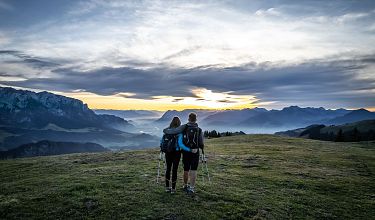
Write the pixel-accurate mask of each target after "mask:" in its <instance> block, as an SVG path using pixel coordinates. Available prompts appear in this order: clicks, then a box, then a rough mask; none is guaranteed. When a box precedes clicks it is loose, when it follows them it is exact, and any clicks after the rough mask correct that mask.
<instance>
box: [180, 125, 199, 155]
mask: <svg viewBox="0 0 375 220" xmlns="http://www.w3.org/2000/svg"><path fill="white" fill-rule="evenodd" d="M199 135H200V128H199V127H198V126H197V125H189V124H187V125H186V128H185V131H184V136H183V137H184V138H183V142H184V144H185V145H186V146H187V147H189V148H190V149H196V148H199V144H198V141H199Z"/></svg>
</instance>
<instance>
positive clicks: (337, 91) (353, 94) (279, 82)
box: [0, 55, 375, 107]
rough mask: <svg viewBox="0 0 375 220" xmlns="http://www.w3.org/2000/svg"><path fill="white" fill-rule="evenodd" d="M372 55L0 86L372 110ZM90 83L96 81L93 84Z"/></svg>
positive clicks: (106, 73)
mask: <svg viewBox="0 0 375 220" xmlns="http://www.w3.org/2000/svg"><path fill="white" fill-rule="evenodd" d="M374 60H375V55H367V56H360V57H352V58H350V59H344V60H340V59H332V58H331V59H328V58H327V59H324V60H311V61H309V62H302V63H300V64H293V65H278V64H277V63H276V64H275V63H260V64H254V63H252V64H250V65H244V66H239V67H235V68H218V67H208V68H188V69H183V68H177V69H176V68H168V67H157V68H150V69H134V68H129V67H121V68H110V67H106V68H101V69H97V70H92V71H85V72H82V71H75V70H72V69H69V68H56V69H54V70H53V71H52V72H53V73H54V74H53V75H52V76H50V77H48V78H47V77H45V78H43V77H39V78H34V77H30V78H28V79H26V80H23V81H6V80H5V81H4V80H2V81H0V83H1V84H5V85H10V86H18V87H25V88H34V89H45V90H54V91H56V90H57V91H62V92H72V91H75V90H79V91H86V92H92V93H95V94H99V95H118V96H122V97H126V98H127V97H131V98H141V99H154V100H155V99H156V100H158V99H159V100H166V99H168V100H170V101H172V102H181V101H182V100H185V99H186V98H189V99H191V98H193V99H194V100H195V101H202V102H213V103H218V102H222V103H229V104H231V103H239V102H242V101H244V100H246V101H248V102H251V100H253V103H256V102H260V103H273V105H275V106H276V105H277V104H280V105H284V106H285V103H288V104H298V105H303V103H304V104H305V105H310V106H315V105H319V106H320V105H325V106H326V107H360V106H362V107H363V105H365V106H375V101H374V100H375V95H374V94H375V93H374V91H375V77H374V76H373V74H372V73H373V70H374V69H375V62H374ZM93 79H95V80H93Z"/></svg>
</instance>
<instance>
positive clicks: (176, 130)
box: [163, 125, 186, 134]
mask: <svg viewBox="0 0 375 220" xmlns="http://www.w3.org/2000/svg"><path fill="white" fill-rule="evenodd" d="M185 128H186V125H181V126H179V127H177V128H165V129H164V130H163V132H164V134H179V133H182V132H183V131H184V130H185Z"/></svg>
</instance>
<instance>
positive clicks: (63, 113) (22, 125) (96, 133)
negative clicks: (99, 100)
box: [0, 87, 159, 151]
mask: <svg viewBox="0 0 375 220" xmlns="http://www.w3.org/2000/svg"><path fill="white" fill-rule="evenodd" d="M135 131H136V128H135V127H134V125H132V124H131V123H129V122H128V121H126V120H124V119H123V118H120V117H117V116H114V115H109V114H103V115H98V114H96V113H95V112H94V111H92V110H91V109H90V108H88V106H87V105H86V104H84V103H83V102H82V101H80V100H77V99H73V98H69V97H65V96H61V95H55V94H53V93H49V92H39V93H36V92H32V91H26V90H17V89H13V88H9V87H0V150H3V151H4V150H10V149H13V148H16V147H18V146H20V145H23V144H30V143H33V142H35V141H41V140H49V141H57V142H92V143H97V144H100V145H102V146H105V147H108V148H114V149H122V148H126V149H132V148H142V147H143V148H147V147H153V146H157V145H158V142H159V140H158V139H159V138H158V137H155V136H152V135H148V134H141V133H131V132H135Z"/></svg>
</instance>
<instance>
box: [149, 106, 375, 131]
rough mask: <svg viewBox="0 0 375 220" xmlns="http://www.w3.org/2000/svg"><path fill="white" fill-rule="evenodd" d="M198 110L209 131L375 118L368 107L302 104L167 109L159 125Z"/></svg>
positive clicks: (329, 123) (273, 128) (258, 129)
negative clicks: (345, 107)
mask: <svg viewBox="0 0 375 220" xmlns="http://www.w3.org/2000/svg"><path fill="white" fill-rule="evenodd" d="M190 112H196V113H197V114H198V122H199V124H200V125H201V127H203V128H205V129H206V130H209V129H215V130H218V131H221V132H223V131H239V130H242V131H245V132H246V133H274V132H277V131H280V130H287V129H295V128H299V127H305V126H309V125H312V124H325V125H338V124H344V123H351V122H355V121H360V120H367V119H375V113H374V112H370V111H368V110H366V109H358V110H347V109H342V108H341V109H336V110H332V109H325V108H322V107H320V108H312V107H306V108H301V107H298V106H290V107H285V108H283V109H281V110H267V109H265V108H253V109H241V110H194V109H189V110H183V111H175V110H171V111H167V112H166V113H165V114H164V115H163V116H162V117H161V118H159V119H158V120H156V121H155V123H156V124H164V125H165V126H166V125H167V124H168V123H169V122H170V121H171V119H172V118H173V117H174V116H179V117H180V118H181V120H182V121H183V122H185V121H187V118H188V114H189V113H190Z"/></svg>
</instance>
